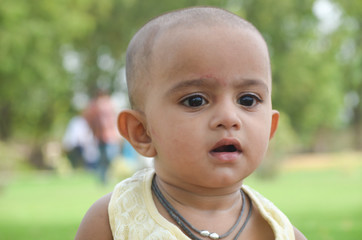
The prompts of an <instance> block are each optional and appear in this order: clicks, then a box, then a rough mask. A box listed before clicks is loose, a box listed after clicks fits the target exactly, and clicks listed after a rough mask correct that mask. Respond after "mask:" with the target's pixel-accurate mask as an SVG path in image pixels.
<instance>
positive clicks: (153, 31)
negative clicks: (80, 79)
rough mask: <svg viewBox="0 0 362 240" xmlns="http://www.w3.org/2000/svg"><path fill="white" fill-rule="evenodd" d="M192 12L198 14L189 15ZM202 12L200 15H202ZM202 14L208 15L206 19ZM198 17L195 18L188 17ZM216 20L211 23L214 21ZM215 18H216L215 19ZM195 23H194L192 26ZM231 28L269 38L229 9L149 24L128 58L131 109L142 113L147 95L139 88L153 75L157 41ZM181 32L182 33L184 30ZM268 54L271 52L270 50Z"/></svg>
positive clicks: (179, 14)
mask: <svg viewBox="0 0 362 240" xmlns="http://www.w3.org/2000/svg"><path fill="white" fill-rule="evenodd" d="M188 11H191V12H192V11H196V12H195V13H188ZM198 11H200V13H199V14H200V15H199V16H198V15H197V14H198ZM202 13H203V14H204V15H205V16H202ZM192 14H194V16H193V18H191V17H190V18H186V16H188V15H192ZM211 17H212V20H211V21H208V20H210V18H211ZM214 18H215V19H214ZM193 20H195V21H194V22H192V21H193ZM190 23H192V24H190ZM220 26H223V27H224V26H225V27H230V28H240V29H242V30H249V31H252V32H254V33H256V34H257V35H259V37H260V38H261V39H262V40H263V41H264V43H265V45H267V44H266V42H265V39H264V37H263V36H262V34H261V33H260V32H259V30H258V29H257V28H256V27H255V26H254V25H253V24H252V23H250V22H248V21H247V20H245V19H243V18H241V17H240V16H238V15H236V14H234V13H231V12H229V11H227V10H224V9H220V8H215V7H191V8H185V9H180V10H176V11H173V12H168V13H165V14H163V15H160V16H158V17H156V18H154V19H151V20H150V21H149V22H147V23H146V24H145V25H144V26H143V27H142V28H140V29H139V31H138V32H137V33H136V34H135V35H134V37H133V38H132V40H131V42H130V44H129V47H128V49H127V55H126V78H127V86H128V95H129V101H130V107H131V108H132V109H134V110H140V111H142V109H143V105H144V100H142V99H144V98H145V97H144V95H145V94H141V92H140V91H141V90H140V89H139V88H142V87H143V88H144V85H145V81H147V80H146V78H147V79H148V77H147V73H148V76H149V75H150V71H151V70H150V69H149V66H150V65H151V62H152V61H150V59H151V55H152V53H153V50H154V46H155V43H156V41H157V40H158V39H159V38H160V37H161V36H163V35H164V34H166V33H168V32H169V31H175V30H178V31H182V30H185V29H192V28H197V27H213V28H215V27H220ZM180 29H181V30H180ZM267 51H268V50H267Z"/></svg>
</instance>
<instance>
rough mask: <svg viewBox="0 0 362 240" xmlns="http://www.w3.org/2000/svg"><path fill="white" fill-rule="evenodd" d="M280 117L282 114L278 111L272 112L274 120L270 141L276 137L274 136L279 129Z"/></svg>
mask: <svg viewBox="0 0 362 240" xmlns="http://www.w3.org/2000/svg"><path fill="white" fill-rule="evenodd" d="M279 116H280V114H279V112H278V111H276V110H272V119H271V128H270V136H269V139H272V138H273V137H274V134H275V132H276V130H277V128H278V123H279Z"/></svg>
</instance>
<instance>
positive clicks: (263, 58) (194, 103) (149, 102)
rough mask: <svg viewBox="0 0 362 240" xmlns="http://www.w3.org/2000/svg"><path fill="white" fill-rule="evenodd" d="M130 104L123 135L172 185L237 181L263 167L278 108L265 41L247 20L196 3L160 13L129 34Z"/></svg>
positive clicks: (121, 120) (123, 115) (121, 123)
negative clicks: (275, 107)
mask: <svg viewBox="0 0 362 240" xmlns="http://www.w3.org/2000/svg"><path fill="white" fill-rule="evenodd" d="M126 73H127V84H128V91H129V97H130V102H131V105H132V108H133V110H127V111H123V112H122V113H121V114H120V116H119V124H118V125H119V129H120V132H121V134H122V135H123V136H124V137H125V138H126V139H127V140H128V141H129V142H130V143H131V144H132V145H133V147H134V148H135V149H136V150H137V151H138V152H139V153H141V154H142V155H145V156H148V157H155V170H156V172H157V174H158V175H159V176H160V177H161V178H163V179H164V180H167V181H169V182H170V183H172V184H175V185H177V184H179V183H180V182H183V183H185V182H188V183H190V184H195V183H197V184H199V185H200V186H203V187H224V186H229V185H231V184H235V183H239V182H240V181H242V179H244V178H245V177H246V176H248V175H249V174H250V173H251V172H253V171H254V170H255V168H256V167H257V166H258V165H259V163H260V162H261V160H262V158H263V157H264V155H265V152H266V150H267V146H268V142H269V139H270V138H271V137H272V136H273V134H274V132H275V130H276V128H277V123H278V118H279V114H278V112H276V111H273V110H272V105H271V72H270V61H269V54H268V49H267V46H266V43H265V41H264V39H263V37H262V36H261V34H260V33H259V32H258V30H257V29H256V28H255V27H254V26H253V25H252V24H250V23H249V22H247V21H245V20H243V19H241V18H240V17H238V16H236V15H234V14H232V13H229V12H227V11H225V10H222V9H217V8H210V7H196V8H189V9H183V10H179V11H175V12H171V13H167V14H165V15H162V16H159V17H157V18H155V19H153V20H151V21H150V22H149V23H147V24H146V25H145V26H144V27H142V28H141V29H140V30H139V31H138V32H137V33H136V35H135V36H134V38H133V39H132V40H131V43H130V45H129V48H128V50H127V61H126Z"/></svg>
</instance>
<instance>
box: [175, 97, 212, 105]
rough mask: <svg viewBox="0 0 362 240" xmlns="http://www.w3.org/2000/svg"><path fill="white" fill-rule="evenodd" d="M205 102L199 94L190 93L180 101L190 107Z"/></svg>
mask: <svg viewBox="0 0 362 240" xmlns="http://www.w3.org/2000/svg"><path fill="white" fill-rule="evenodd" d="M207 103H208V102H207V100H206V99H205V98H204V97H203V96H201V95H192V96H189V97H187V98H185V99H183V100H182V101H181V104H183V105H185V106H186V107H192V108H197V107H201V106H203V105H205V104H207Z"/></svg>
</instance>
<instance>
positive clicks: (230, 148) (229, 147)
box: [212, 144, 238, 152]
mask: <svg viewBox="0 0 362 240" xmlns="http://www.w3.org/2000/svg"><path fill="white" fill-rule="evenodd" d="M237 151H238V149H237V148H236V147H235V146H234V145H232V144H230V145H223V146H220V147H217V148H215V149H213V150H212V152H237Z"/></svg>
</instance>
